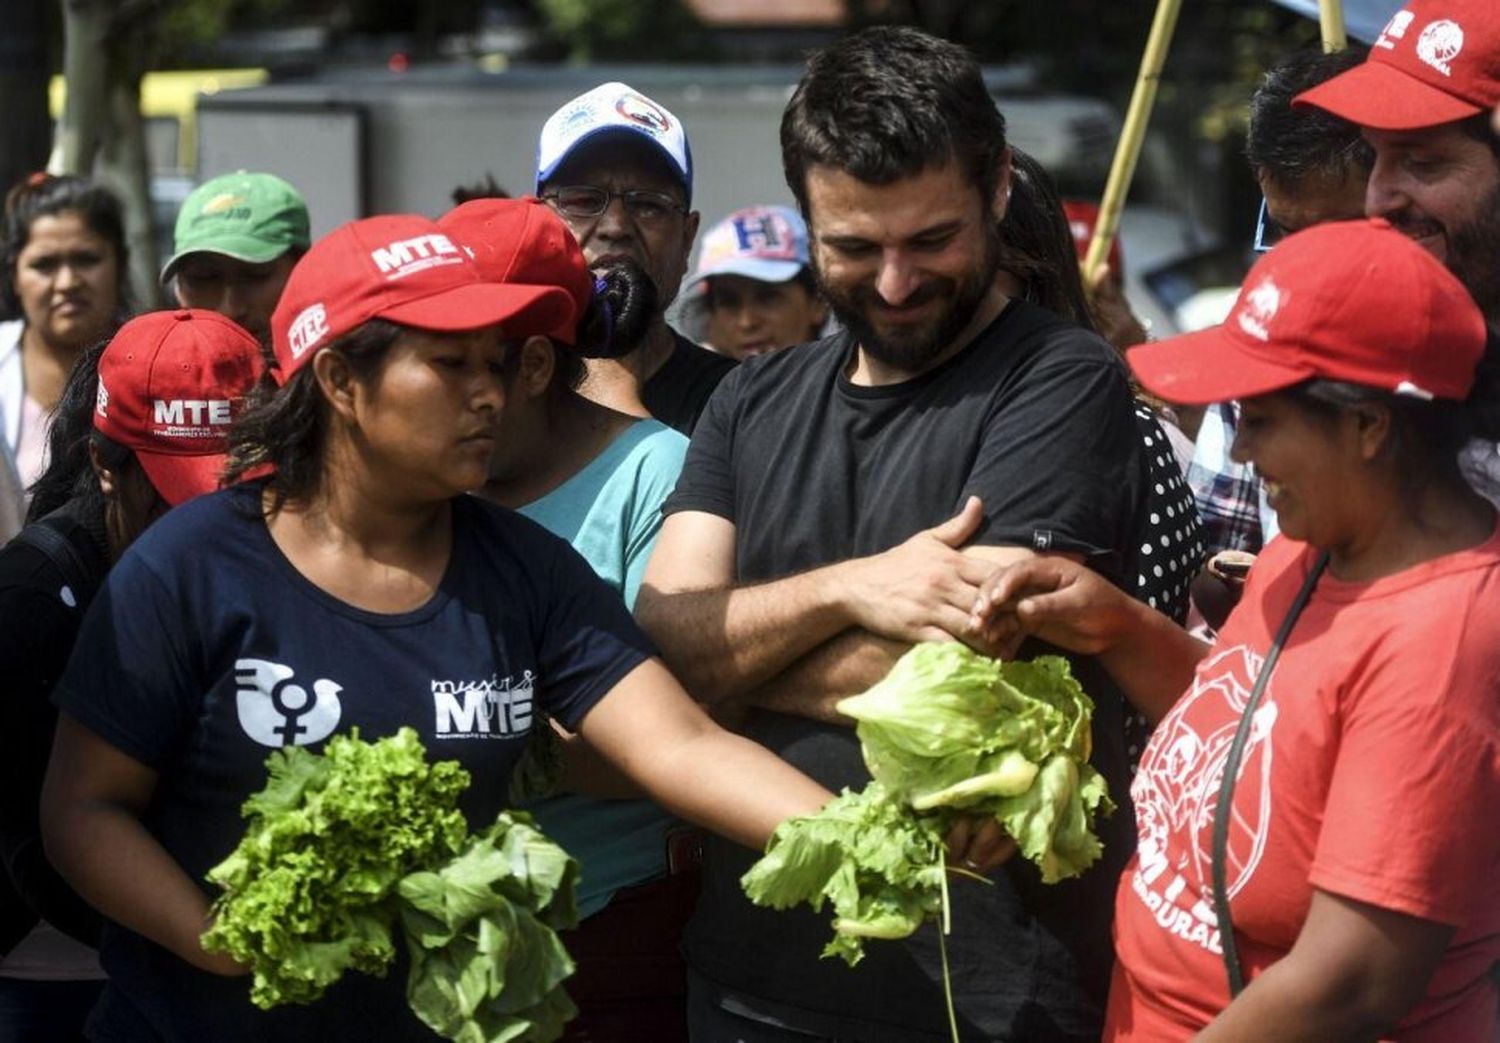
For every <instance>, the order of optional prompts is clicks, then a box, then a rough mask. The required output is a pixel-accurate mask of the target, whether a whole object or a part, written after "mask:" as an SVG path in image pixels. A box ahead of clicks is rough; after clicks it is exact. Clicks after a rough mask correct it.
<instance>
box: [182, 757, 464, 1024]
mask: <svg viewBox="0 0 1500 1043" xmlns="http://www.w3.org/2000/svg"><path fill="white" fill-rule="evenodd" d="M266 763H267V768H268V769H269V772H270V778H269V781H268V782H267V783H266V787H265V788H264V789H263V790H261V791H260V792H259V793H257V794H256V795H255V796H253V797H251V798H250V799H249V800H248V801H246V802H245V806H244V814H245V816H246V817H247V818H248V819H249V820H250V825H249V828H248V829H247V830H246V832H245V836H244V838H243V839H242V840H241V841H240V844H239V846H238V847H237V848H235V850H234V852H233V853H232V854H231V855H230V856H229V857H228V858H226V859H225V860H224V861H223V862H221V863H219V864H218V865H217V866H215V867H214V868H213V869H211V870H209V873H208V878H209V880H210V881H212V882H213V883H215V884H218V885H219V886H220V887H222V888H223V889H224V894H223V895H221V896H220V897H219V899H218V900H217V901H216V902H215V903H214V923H213V926H212V927H210V928H209V930H208V932H207V933H206V934H204V936H203V945H204V948H206V949H209V950H212V951H218V952H226V953H228V954H229V955H231V956H233V957H234V958H235V959H237V960H239V961H240V962H242V963H246V964H248V965H249V966H250V967H251V968H252V969H253V970H254V974H255V980H254V983H253V985H252V986H251V990H250V998H251V999H252V1000H253V1001H254V1002H255V1004H256V1005H257V1006H259V1007H262V1008H269V1007H272V1006H274V1005H276V1004H279V1003H309V1002H311V1001H313V1000H315V999H317V998H318V997H319V996H321V995H322V994H323V991H324V990H325V989H326V988H327V987H328V986H329V985H331V984H332V983H333V982H335V981H337V980H338V978H339V977H340V976H341V975H342V974H343V973H344V971H345V970H347V969H349V968H351V967H352V968H354V969H355V970H359V971H363V972H365V973H367V974H383V973H384V972H385V970H386V968H387V967H389V966H390V962H391V960H392V959H393V958H394V957H395V948H394V946H393V945H392V942H391V931H390V924H391V921H392V919H393V917H394V904H393V900H392V896H393V893H394V891H395V888H396V885H397V883H398V882H399V881H400V880H401V878H402V877H403V876H405V875H406V874H408V873H410V872H412V871H413V870H416V869H418V868H421V867H425V866H429V865H433V864H435V863H438V862H441V861H442V860H444V859H446V858H448V857H450V856H451V855H453V853H454V852H456V851H458V849H459V847H460V846H461V845H462V843H463V840H464V835H465V833H466V832H467V825H466V823H465V822H464V818H463V814H462V813H461V812H460V811H459V810H458V807H457V804H458V797H459V795H460V794H461V793H462V792H463V791H464V789H465V788H467V787H468V784H469V775H468V773H467V772H466V771H464V770H463V769H462V768H461V767H459V766H458V765H457V764H455V763H453V762H451V761H445V762H442V763H439V764H436V765H429V764H428V763H427V761H426V758H425V755H424V751H423V749H422V744H421V742H420V741H419V740H418V738H417V733H416V732H415V731H413V730H412V729H410V728H403V729H401V731H399V732H398V733H397V734H395V735H393V736H390V737H389V738H385V739H381V740H380V741H379V742H374V743H369V742H364V741H362V740H361V739H359V737H358V736H357V735H355V736H342V735H341V736H337V737H335V738H334V739H332V740H331V741H329V743H328V745H327V746H326V748H325V750H324V752H323V754H322V755H319V754H315V753H312V752H310V751H308V750H306V749H303V748H301V747H295V746H294V747H290V748H288V749H285V750H278V751H277V752H275V753H273V754H271V756H270V757H269V758H268V760H267V762H266Z"/></svg>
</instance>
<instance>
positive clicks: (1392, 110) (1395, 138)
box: [1294, 0, 1500, 503]
mask: <svg viewBox="0 0 1500 1043" xmlns="http://www.w3.org/2000/svg"><path fill="white" fill-rule="evenodd" d="M1497 103H1500V11H1497V10H1496V8H1495V5H1494V2H1493V0H1413V2H1412V3H1409V4H1407V5H1406V7H1404V8H1402V9H1401V10H1400V11H1398V12H1396V14H1395V16H1394V17H1392V18H1391V20H1390V22H1389V23H1387V24H1386V27H1385V29H1383V30H1382V31H1381V33H1380V37H1379V38H1378V39H1377V40H1376V41H1375V45H1374V47H1372V48H1371V49H1370V57H1369V60H1368V61H1366V62H1364V63H1363V64H1362V65H1358V66H1356V67H1355V68H1353V69H1350V70H1349V71H1348V72H1346V73H1344V74H1343V75H1341V76H1335V77H1334V78H1333V79H1331V80H1329V81H1328V82H1327V83H1324V84H1321V85H1319V86H1317V87H1314V88H1313V89H1312V90H1309V91H1307V92H1305V93H1303V94H1301V95H1300V96H1298V98H1297V99H1296V102H1295V103H1294V104H1299V105H1316V106H1317V107H1319V108H1321V109H1326V110H1327V111H1329V112H1331V113H1333V114H1334V115H1336V116H1342V117H1343V118H1344V119H1347V120H1349V121H1351V122H1353V123H1357V124H1359V125H1360V126H1361V127H1362V128H1363V129H1364V135H1365V140H1366V141H1367V142H1369V144H1370V146H1371V148H1373V149H1374V150H1375V166H1374V169H1372V170H1371V171H1370V181H1369V186H1368V188H1367V189H1366V191H1365V212H1366V213H1367V214H1369V215H1370V216H1371V217H1384V218H1386V219H1387V220H1388V221H1390V222H1391V224H1393V225H1395V226H1396V228H1397V229H1399V230H1400V231H1402V232H1404V233H1405V234H1406V235H1408V236H1410V237H1411V238H1412V239H1414V240H1416V242H1417V243H1419V244H1420V245H1421V246H1422V247H1424V248H1425V249H1426V250H1427V251H1428V252H1429V253H1431V254H1432V255H1433V256H1434V257H1436V258H1437V259H1438V260H1440V261H1442V262H1443V264H1445V265H1446V266H1447V267H1448V270H1449V271H1451V272H1452V273H1453V274H1454V275H1456V276H1458V279H1459V281H1460V282H1462V283H1463V284H1464V288H1465V289H1467V290H1468V291H1469V293H1470V295H1471V296H1472V297H1473V298H1474V300H1475V302H1476V303H1478V305H1479V308H1480V310H1481V311H1482V312H1484V317H1485V321H1486V322H1488V323H1489V324H1490V326H1491V327H1492V328H1493V327H1495V326H1496V325H1500V139H1497V138H1496V137H1495V136H1494V135H1493V134H1492V133H1491V129H1490V116H1491V110H1492V109H1493V108H1494V107H1495V105H1496V104H1497ZM1464 455H1465V473H1466V474H1467V475H1468V476H1469V479H1470V481H1471V482H1472V483H1473V484H1474V486H1475V488H1476V489H1478V491H1479V492H1480V493H1482V494H1483V495H1484V496H1486V497H1487V498H1489V499H1490V500H1491V501H1492V502H1496V503H1500V446H1495V445H1489V444H1482V443H1478V442H1476V443H1474V444H1473V445H1471V446H1469V448H1468V449H1466V450H1465V451H1464Z"/></svg>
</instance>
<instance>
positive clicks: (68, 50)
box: [48, 0, 161, 309]
mask: <svg viewBox="0 0 1500 1043" xmlns="http://www.w3.org/2000/svg"><path fill="white" fill-rule="evenodd" d="M160 10H161V8H160V4H159V3H156V2H154V0H136V2H130V0H126V2H123V3H122V2H118V0H63V31H64V37H65V41H64V48H63V74H64V76H66V78H67V82H68V96H67V101H66V103H65V104H64V105H63V117H62V119H60V120H59V121H58V123H57V134H56V138H55V139H54V143H53V149H52V160H51V162H50V163H49V165H48V168H49V169H50V170H51V171H52V172H53V173H54V174H87V175H91V176H95V177H97V178H98V179H99V180H100V181H102V182H103V183H104V184H106V185H108V186H109V188H111V189H112V190H113V191H114V192H115V193H116V194H118V195H119V197H120V200H121V202H122V203H123V204H124V207H125V238H126V244H127V246H128V247H129V249H130V258H131V260H130V286H131V293H132V296H133V298H134V303H135V305H136V306H137V307H138V308H141V309H149V308H155V307H158V306H159V305H160V303H161V286H160V284H159V282H158V280H157V271H156V269H157V258H156V239H155V221H154V219H153V214H152V212H151V192H150V172H149V170H148V169H147V161H146V126H145V122H144V121H143V120H142V118H141V75H142V74H143V72H144V71H145V69H146V66H147V63H148V61H149V55H150V53H151V46H150V42H151V29H152V26H153V23H154V21H155V19H156V17H157V15H158V14H159V13H160Z"/></svg>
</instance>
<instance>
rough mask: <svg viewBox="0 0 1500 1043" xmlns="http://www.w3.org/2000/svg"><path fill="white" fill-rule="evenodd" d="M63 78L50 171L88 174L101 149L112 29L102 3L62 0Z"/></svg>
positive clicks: (108, 9)
mask: <svg viewBox="0 0 1500 1043" xmlns="http://www.w3.org/2000/svg"><path fill="white" fill-rule="evenodd" d="M62 6H63V77H64V78H65V79H66V80H67V81H68V97H67V101H66V102H64V103H63V114H62V119H60V120H58V121H57V137H56V139H55V140H54V143H53V148H52V162H51V163H49V164H48V169H50V170H51V171H52V173H54V174H87V173H89V172H90V171H91V170H92V169H93V166H94V156H95V155H96V154H97V153H98V151H99V138H100V135H101V134H102V133H103V131H104V128H105V126H106V124H107V121H108V111H109V87H108V82H109V59H108V55H109V53H110V47H109V36H110V30H111V29H112V28H113V23H114V19H113V18H112V12H111V6H110V4H109V3H108V2H106V0H63V5H62Z"/></svg>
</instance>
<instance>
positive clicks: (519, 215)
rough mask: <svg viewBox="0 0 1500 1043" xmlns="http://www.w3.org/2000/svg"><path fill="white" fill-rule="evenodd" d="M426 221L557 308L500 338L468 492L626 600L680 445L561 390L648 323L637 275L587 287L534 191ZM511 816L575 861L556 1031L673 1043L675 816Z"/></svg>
mask: <svg viewBox="0 0 1500 1043" xmlns="http://www.w3.org/2000/svg"><path fill="white" fill-rule="evenodd" d="M439 224H440V225H441V226H442V227H443V228H444V229H445V230H446V231H447V232H448V234H449V235H450V236H451V237H452V238H453V239H454V240H455V241H456V242H457V243H458V244H459V245H461V246H463V247H464V248H465V249H467V250H468V251H469V252H470V253H472V254H473V256H474V258H475V260H476V261H478V262H479V263H480V264H481V265H482V266H487V267H488V268H489V269H490V270H491V272H493V273H495V274H494V275H492V276H491V278H492V279H498V280H500V281H504V282H506V283H507V284H510V285H511V286H513V287H514V288H515V291H516V292H525V291H534V292H537V293H538V294H539V296H538V299H537V304H536V305H535V306H537V307H543V306H546V304H547V300H546V297H545V294H544V293H543V292H542V291H544V290H545V289H546V288H548V287H553V288H557V287H560V288H561V289H562V290H564V291H566V293H567V295H568V296H569V297H570V298H571V299H572V303H573V307H572V308H571V309H568V308H566V307H564V308H562V309H561V312H560V314H561V313H566V316H565V317H560V319H559V322H558V324H557V326H556V328H555V329H554V330H553V331H552V333H551V334H550V335H549V336H547V337H532V338H530V339H528V340H527V341H525V342H524V343H520V344H516V345H513V346H512V347H511V349H510V351H509V353H508V354H507V356H506V358H505V362H504V366H505V372H504V375H503V376H504V383H505V396H506V398H505V406H504V411H503V414H502V419H501V423H500V433H499V439H498V448H497V450H496V454H495V458H494V460H493V462H492V464H491V467H490V480H489V481H488V482H487V483H486V485H485V487H484V489H483V490H482V492H481V494H480V495H482V496H484V497H485V498H487V499H489V500H490V501H491V502H494V503H497V504H499V505H501V506H503V507H509V508H512V509H514V510H516V511H518V512H519V513H521V514H523V515H525V516H527V517H528V518H530V519H532V520H533V521H535V522H537V523H539V524H541V525H542V526H544V527H545V528H547V529H549V530H551V531H552V532H553V533H554V534H556V535H558V536H561V537H562V538H564V539H566V540H568V541H569V542H570V543H572V545H573V547H574V548H575V549H576V550H577V551H578V552H579V553H580V554H581V555H582V556H583V557H584V559H585V560H587V561H588V563H589V564H590V565H591V566H593V568H594V571H595V572H597V573H598V574H599V576H600V578H602V579H603V580H604V581H605V582H606V583H608V584H609V585H610V586H612V587H613V588H614V589H615V590H617V591H618V592H619V594H620V596H621V598H622V599H623V600H624V602H625V604H626V605H627V606H633V605H634V603H635V597H636V593H637V591H638V590H639V589H640V584H641V576H642V574H643V573H644V572H645V568H646V561H647V560H648V559H649V558H650V556H651V550H652V547H654V546H655V544H656V537H657V533H658V532H659V531H660V530H661V523H662V514H661V505H662V502H663V501H664V500H665V499H666V498H667V495H668V494H669V493H671V491H672V489H673V487H674V486H675V485H676V483H677V475H678V472H679V471H680V470H681V469H682V461H683V457H684V455H685V454H686V452H687V445H688V440H687V438H685V437H684V436H683V435H681V434H679V433H678V432H676V431H674V430H672V429H671V428H669V427H667V426H665V425H664V424H661V423H658V422H657V421H655V420H650V419H642V418H638V417H633V416H630V415H628V414H625V413H621V412H619V411H617V410H613V409H610V408H607V407H605V406H602V405H599V404H597V403H595V402H592V401H590V400H589V399H587V398H584V397H583V396H582V395H581V394H579V393H578V391H577V387H578V385H579V383H580V382H581V380H582V378H583V376H584V365H583V357H584V354H585V353H587V354H591V355H622V354H627V353H628V352H629V350H630V347H631V346H632V343H633V340H634V339H635V338H636V337H637V336H639V334H640V332H641V330H643V329H644V327H645V323H646V320H648V319H649V317H650V313H651V304H652V301H651V296H652V290H651V283H650V280H649V279H648V278H647V277H646V276H645V273H644V272H641V271H639V270H638V269H635V268H633V267H630V266H621V267H618V268H614V269H611V270H610V271H608V272H607V273H606V274H605V276H604V277H603V278H601V279H599V280H597V282H596V280H595V278H594V276H593V274H592V273H591V272H590V271H589V269H588V266H587V263H586V261H585V260H584V258H583V254H582V251H581V250H580V249H579V247H578V245H577V243H576V241H575V240H574V239H573V236H572V233H571V232H569V231H568V230H567V228H566V226H565V225H563V223H562V221H561V220H560V219H558V218H557V217H556V216H555V215H554V214H553V213H552V211H551V210H550V209H549V208H547V207H546V206H544V205H541V204H538V203H537V202H536V201H535V200H528V199H518V200H512V199H505V200H499V199H483V200H474V201H472V202H469V203H465V204H463V205H462V206H460V207H458V208H456V209H455V210H453V211H451V212H450V213H449V214H448V215H447V216H445V217H444V218H442V219H441V220H440V221H439ZM590 788H591V789H593V788H594V787H590ZM604 788H605V789H608V788H609V782H608V781H606V782H605V784H604ZM527 809H528V810H529V811H531V813H532V814H533V815H535V816H536V818H537V821H538V823H539V824H540V826H541V827H542V829H543V830H544V831H545V832H546V833H547V835H548V836H550V837H551V838H552V839H554V840H556V841H557V842H558V843H559V844H561V845H562V846H563V848H564V849H566V850H567V851H568V852H569V853H570V854H572V855H573V856H574V857H575V858H577V859H578V861H579V863H580V865H581V866H582V869H583V872H582V878H581V880H580V882H579V888H578V907H579V913H580V916H581V917H583V921H582V923H581V924H580V926H579V927H578V928H577V929H576V930H574V931H571V932H568V934H567V935H566V936H565V937H564V942H565V944H566V945H567V947H568V950H569V952H570V953H571V954H572V955H573V958H574V960H575V961H576V962H577V963H578V971H577V973H576V974H575V976H574V977H573V978H571V979H570V980H569V983H568V991H569V994H570V995H571V996H572V997H573V999H574V1001H575V1002H576V1003H577V1005H578V1008H579V1016H578V1018H577V1019H575V1020H574V1021H573V1022H572V1023H571V1024H570V1025H569V1027H568V1035H567V1036H566V1037H565V1039H570V1040H597V1039H608V1040H611V1041H619V1043H628V1041H631V1040H641V1041H647V1040H649V1041H651V1043H664V1041H674V1040H683V1041H686V1039H687V1030H686V1022H685V1016H684V1005H685V981H684V971H683V964H682V958H681V956H680V954H679V952H678V941H679V938H680V936H681V933H682V927H683V924H684V923H686V920H687V917H688V915H689V914H690V913H691V911H692V903H693V900H694V898H695V897H696V894H697V874H696V872H695V871H694V869H695V867H684V866H681V865H677V864H673V865H670V866H669V864H668V863H669V859H668V854H667V852H668V843H669V836H671V835H672V834H673V833H674V831H681V830H682V828H683V827H682V825H681V823H680V822H679V821H678V820H677V819H675V818H673V817H672V816H671V815H669V814H667V813H666V812H665V811H663V810H662V809H661V808H660V807H658V806H657V805H656V804H654V803H653V802H651V801H649V800H640V799H628V798H624V797H623V796H622V797H621V798H620V799H605V798H601V797H596V796H584V795H581V794H576V793H561V794H556V795H552V796H547V797H543V798H541V799H539V800H535V801H533V802H531V803H529V804H528V805H527ZM690 846H691V845H683V847H684V848H687V847H690ZM673 870H675V872H673Z"/></svg>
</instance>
